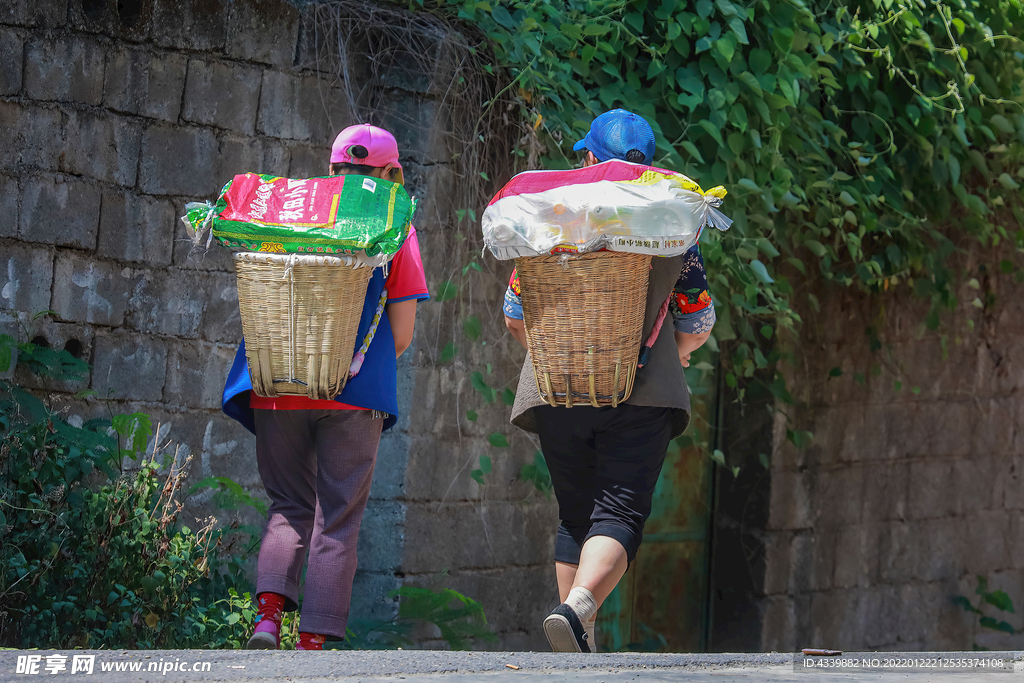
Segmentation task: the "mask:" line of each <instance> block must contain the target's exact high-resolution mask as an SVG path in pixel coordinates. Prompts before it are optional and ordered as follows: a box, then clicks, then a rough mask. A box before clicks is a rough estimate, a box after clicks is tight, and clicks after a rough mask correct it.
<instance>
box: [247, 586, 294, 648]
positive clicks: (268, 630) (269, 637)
mask: <svg viewBox="0 0 1024 683" xmlns="http://www.w3.org/2000/svg"><path fill="white" fill-rule="evenodd" d="M284 600H285V598H284V596H283V595H278V594H277V593H260V594H259V595H258V596H257V602H258V604H259V611H258V612H257V613H256V619H255V621H256V629H255V630H254V631H253V634H252V637H251V638H249V642H247V643H246V644H245V648H246V649H247V650H279V649H280V648H281V613H282V612H284Z"/></svg>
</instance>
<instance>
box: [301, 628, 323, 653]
mask: <svg viewBox="0 0 1024 683" xmlns="http://www.w3.org/2000/svg"><path fill="white" fill-rule="evenodd" d="M326 640H327V636H322V635H320V634H319V633H306V632H304V631H299V642H298V644H297V645H296V646H295V649H296V650H322V649H324V642H326Z"/></svg>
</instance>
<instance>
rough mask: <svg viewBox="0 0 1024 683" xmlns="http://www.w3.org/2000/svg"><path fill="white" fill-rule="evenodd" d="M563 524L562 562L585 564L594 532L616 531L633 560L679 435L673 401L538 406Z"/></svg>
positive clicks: (558, 549)
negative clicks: (584, 555)
mask: <svg viewBox="0 0 1024 683" xmlns="http://www.w3.org/2000/svg"><path fill="white" fill-rule="evenodd" d="M533 410H534V415H535V416H536V419H537V428H538V434H539V436H540V445H541V450H542V451H543V452H544V459H545V460H546V461H547V464H548V469H549V470H550V472H551V483H552V485H553V487H554V490H555V498H556V499H557V500H558V516H559V518H560V519H561V525H560V526H559V527H558V536H557V538H556V539H555V561H556V562H564V563H567V564H579V562H580V551H581V550H582V549H583V544H584V543H585V542H586V541H587V539H588V538H590V537H592V536H608V537H610V538H614V539H615V540H616V541H618V542H619V543H621V544H622V547H623V548H625V549H626V556H627V557H628V558H629V561H630V562H632V561H633V558H635V557H636V552H637V549H638V548H639V547H640V542H641V541H642V539H643V531H644V523H645V522H646V521H647V518H648V517H649V516H650V514H651V500H652V498H653V496H654V487H655V485H656V484H657V483H658V476H659V475H660V474H661V466H662V465H663V464H664V462H665V451H666V449H667V448H668V443H669V441H670V440H671V438H672V423H671V412H672V411H671V409H670V408H651V407H647V406H634V405H628V404H624V405H620V406H618V407H615V408H612V407H610V406H608V407H601V408H595V407H593V406H580V405H576V406H573V407H572V408H563V407H557V408H556V407H553V406H540V407H537V408H534V409H533Z"/></svg>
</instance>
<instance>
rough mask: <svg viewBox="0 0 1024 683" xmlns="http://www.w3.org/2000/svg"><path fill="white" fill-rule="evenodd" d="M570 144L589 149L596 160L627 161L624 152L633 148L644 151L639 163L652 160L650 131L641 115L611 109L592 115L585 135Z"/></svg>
mask: <svg viewBox="0 0 1024 683" xmlns="http://www.w3.org/2000/svg"><path fill="white" fill-rule="evenodd" d="M572 148H573V149H574V150H576V151H577V152H579V151H581V150H584V149H585V150H588V151H590V152H593V154H594V156H595V157H597V160H598V161H608V160H610V159H622V160H623V161H627V159H626V154H627V153H628V152H629V151H630V150H633V149H636V150H639V151H640V152H641V153H642V154H643V155H644V160H643V163H645V164H649V163H651V162H652V161H653V160H654V131H653V130H651V125H650V124H649V123H647V121H645V120H644V119H643V117H642V116H637V115H636V114H634V113H633V112H630V111H626V110H625V109H612V110H611V111H606V112H605V113H603V114H601V115H600V116H598V117H597V118H596V119H594V122H593V123H591V124H590V132H588V133H587V136H586V137H585V138H583V139H582V140H580V141H579V142H577V143H576V144H575V145H573V146H572Z"/></svg>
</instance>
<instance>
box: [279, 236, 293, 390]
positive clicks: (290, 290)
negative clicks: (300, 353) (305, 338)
mask: <svg viewBox="0 0 1024 683" xmlns="http://www.w3.org/2000/svg"><path fill="white" fill-rule="evenodd" d="M296 260H297V257H296V255H295V254H291V255H289V256H288V261H287V266H285V269H284V274H283V275H282V276H281V277H282V278H287V279H288V325H287V327H288V381H289V382H294V381H295V262H296Z"/></svg>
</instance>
